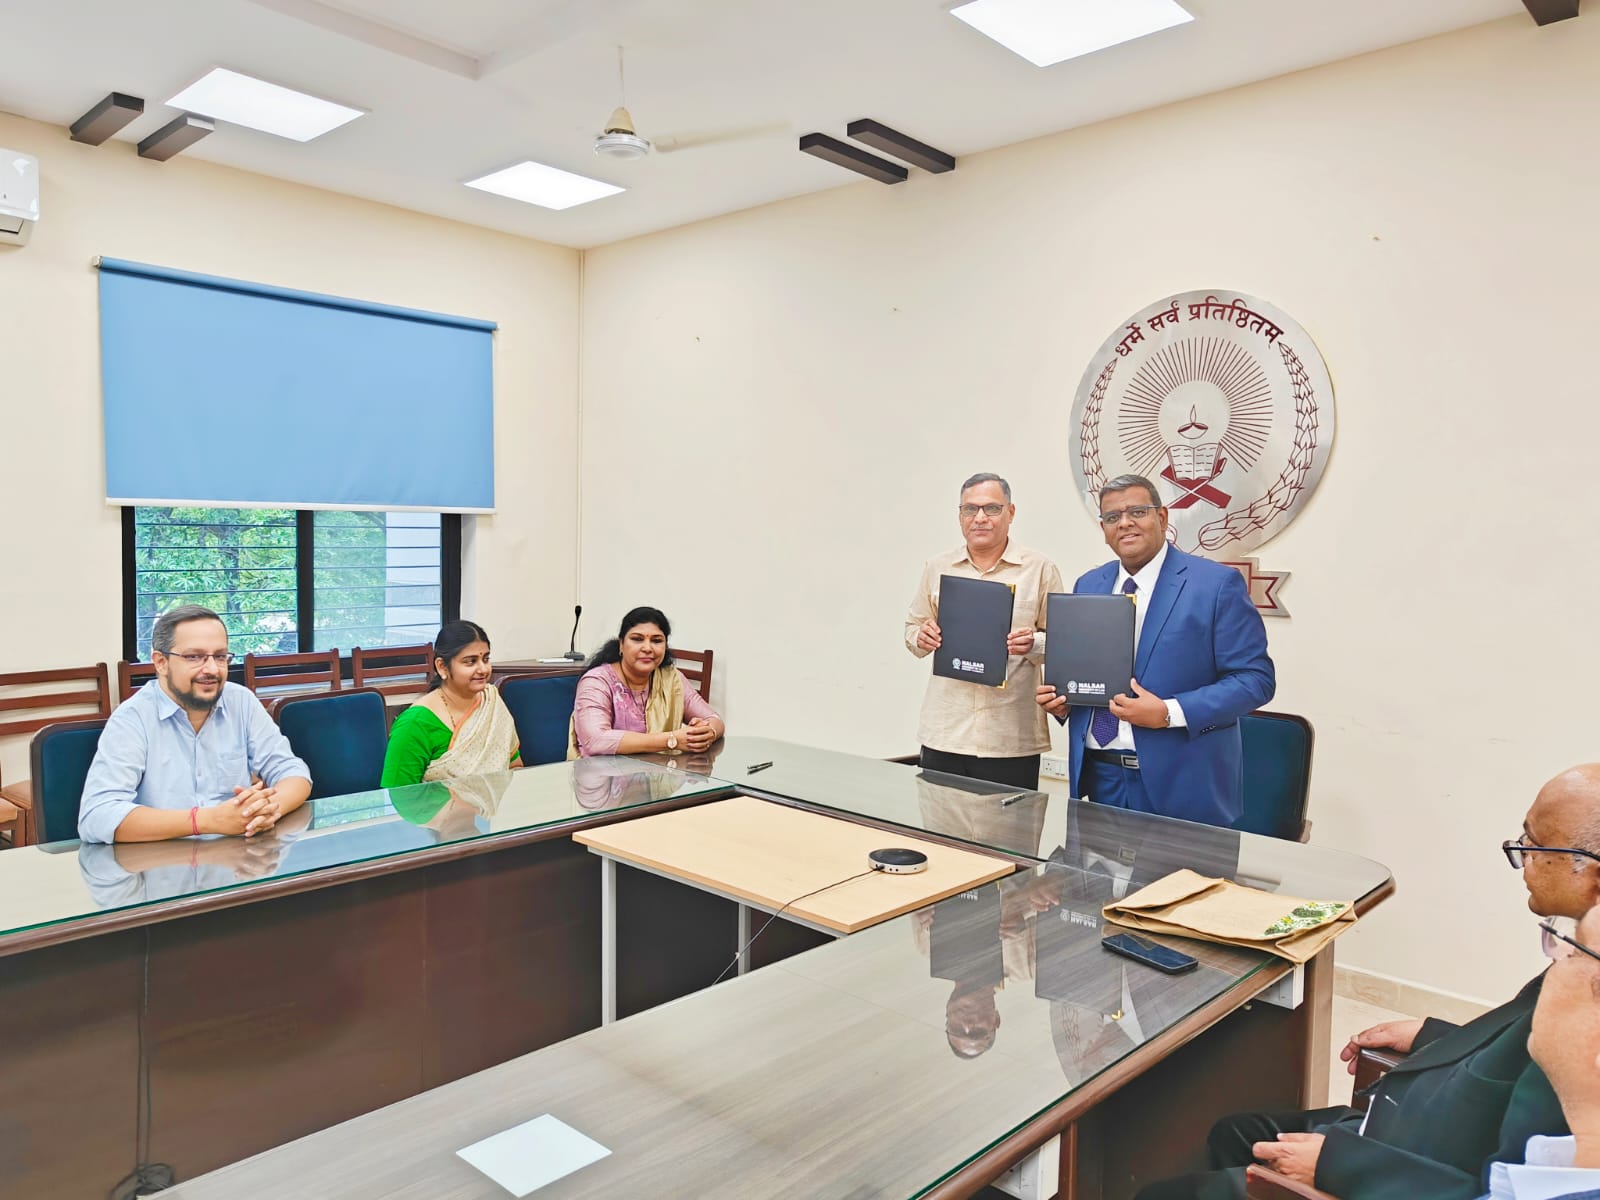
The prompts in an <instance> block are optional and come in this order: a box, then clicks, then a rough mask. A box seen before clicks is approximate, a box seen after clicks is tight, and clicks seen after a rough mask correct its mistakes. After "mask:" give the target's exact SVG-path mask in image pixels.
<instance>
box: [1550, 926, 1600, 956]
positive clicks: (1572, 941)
mask: <svg viewBox="0 0 1600 1200" xmlns="http://www.w3.org/2000/svg"><path fill="white" fill-rule="evenodd" d="M1539 928H1540V929H1542V930H1543V931H1544V936H1545V946H1546V950H1545V953H1546V954H1548V955H1549V957H1551V958H1569V957H1571V954H1572V950H1579V951H1582V952H1583V953H1584V954H1587V955H1588V956H1589V957H1590V958H1592V959H1594V960H1595V961H1596V962H1600V950H1591V949H1589V947H1587V946H1585V945H1584V944H1583V943H1582V942H1580V941H1578V939H1577V938H1569V937H1568V936H1567V935H1566V934H1564V933H1561V932H1560V931H1559V930H1557V929H1556V923H1555V922H1554V921H1540V922H1539ZM1551 939H1554V941H1555V942H1565V943H1566V944H1567V945H1569V946H1571V947H1572V950H1560V949H1557V948H1556V946H1555V945H1554V943H1553V942H1552V941H1551Z"/></svg>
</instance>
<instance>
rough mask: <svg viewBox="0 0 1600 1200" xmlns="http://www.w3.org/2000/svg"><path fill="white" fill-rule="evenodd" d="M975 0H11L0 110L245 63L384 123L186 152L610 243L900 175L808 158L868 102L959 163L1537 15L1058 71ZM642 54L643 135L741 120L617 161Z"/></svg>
mask: <svg viewBox="0 0 1600 1200" xmlns="http://www.w3.org/2000/svg"><path fill="white" fill-rule="evenodd" d="M955 2H956V0H162V2H159V3H155V4H132V3H129V2H128V0H70V2H59V0H58V2H52V0H34V2H31V3H24V2H23V0H0V9H4V10H6V11H5V12H4V19H3V21H0V110H5V111H9V112H14V113H18V114H20V115H22V116H25V117H31V118H33V119H35V120H40V121H46V122H50V123H53V124H58V125H68V124H71V122H72V121H74V120H76V119H77V117H78V116H80V115H81V114H82V113H83V112H84V111H85V110H87V109H88V108H89V107H90V106H91V105H92V104H94V103H95V102H96V101H97V100H99V99H100V97H101V96H103V95H105V93H107V92H109V91H113V90H115V91H120V92H128V93H131V94H133V95H136V96H143V97H144V98H145V101H146V109H145V114H144V116H143V117H142V118H140V119H139V120H138V121H136V122H134V123H133V124H132V125H130V126H129V127H128V128H127V129H126V130H124V131H123V133H122V134H120V135H119V138H121V139H122V140H125V141H138V140H139V139H140V138H143V137H144V136H146V135H148V134H149V133H150V132H152V131H153V130H155V129H156V128H158V127H159V126H160V125H162V124H164V123H165V122H166V121H167V120H169V119H171V117H172V116H174V115H175V114H174V113H172V112H169V111H168V110H166V109H165V108H163V106H162V102H163V101H164V100H165V99H166V98H167V97H169V96H171V95H173V94H174V93H175V92H177V91H178V90H179V89H180V88H182V87H184V86H185V85H186V84H188V83H191V82H192V81H193V80H195V79H197V78H198V77H199V76H200V75H202V74H204V73H205V72H206V71H207V70H209V69H210V68H211V67H213V66H227V67H231V68H233V69H235V70H239V71H243V72H246V73H248V74H251V75H256V76H259V77H261V78H263V79H267V80H270V81H272V82H274V83H280V84H284V85H286V86H289V87H294V88H298V89H300V90H303V91H307V92H311V93H313V94H316V95H319V96H324V97H326V98H328V99H332V100H338V101H340V102H343V103H346V104H350V105H354V106H356V107H359V108H363V109H367V110H369V112H370V115H368V116H366V117H363V118H361V119H360V120H358V121H354V122H352V123H351V124H349V125H346V126H344V127H343V128H341V129H337V130H335V131H334V132H332V133H329V134H327V135H325V136H323V137H322V138H319V139H318V140H316V141H314V142H309V143H306V144H303V145H302V144H298V143H293V142H287V141H283V140H281V139H279V138H275V137H272V136H270V135H267V134H262V133H256V132H254V131H252V130H248V129H241V128H238V127H234V126H219V127H218V129H217V131H216V132H215V133H213V134H212V135H211V136H209V137H207V138H205V139H204V140H203V141H201V142H200V143H199V144H198V145H196V146H195V147H193V148H192V149H190V150H188V151H186V152H185V153H186V155H187V156H188V157H191V158H201V159H208V160H210V161H213V162H219V163H226V164H229V165H231V166H235V167H241V168H244V169H245V170H249V171H256V172H260V173H261V174H264V175H272V176H277V177H279V178H282V179H290V180H296V181H299V182H302V183H307V184H312V185H315V186H318V187H323V188H328V189H331V190H333V191H336V192H345V193H349V194H350V195H355V196H364V197H368V198H370V199H374V200H381V201H385V202H387V203H389V204H395V205H399V206H400V207H403V208H409V209H415V210H417V211H420V212H426V213H434V214H437V215H439V216H444V217H452V218H454V219H456V220H460V221H466V222H470V223H472V224H475V225H483V226H488V227H490V228H494V229H503V230H506V231H508V232H511V233H517V234H523V235H526V236H529V237H535V238H539V239H541V240H544V241H549V242H556V243H560V244H564V245H569V246H594V245H599V244H602V243H605V242H611V241H616V240H618V239H620V238H626V237H632V236H635V235H638V234H642V233H648V232H651V231H653V230H657V229H665V228H669V227H671V226H674V225H681V224H684V223H685V222H689V221H695V220H700V219H702V218H706V217H711V216H715V215H717V214H719V213H725V212H731V211H735V210H737V209H742V208H749V207H751V206H753V205H757V204H764V203H767V202H769V201H772V200H778V199H781V198H783V197H786V196H795V195H801V194H804V193H808V192H816V191H821V190H823V189H824V188H829V187H837V186H840V185H842V184H847V183H858V184H859V185H860V186H864V187H881V186H883V185H881V184H876V183H868V182H865V181H862V180H861V179H860V177H859V176H857V175H854V174H852V173H851V172H848V171H845V170H843V169H842V168H839V167H835V166H831V165H829V164H827V163H824V162H821V161H819V160H817V159H814V158H811V157H809V156H807V155H803V154H800V153H799V152H798V151H797V150H796V148H795V142H796V140H797V138H798V137H799V135H800V134H803V133H808V132H811V131H813V130H819V131H822V132H824V133H830V134H833V135H835V136H837V137H841V138H842V137H843V136H844V129H845V126H846V125H847V124H848V123H849V122H850V121H851V120H854V119H855V118H857V117H874V118H876V119H878V120H880V121H882V122H884V123H885V124H888V125H891V126H893V127H895V128H897V129H900V130H903V131H904V132H906V133H908V134H910V135H912V136H913V137H916V138H919V139H921V140H923V141H925V142H928V143H930V144H932V145H934V146H937V147H939V148H940V149H942V150H946V151H948V152H949V153H952V154H954V155H956V156H957V157H958V158H959V157H960V156H962V155H967V154H973V153H976V152H977V151H980V150H987V149H990V148H993V147H996V146H1004V145H1008V144H1010V143H1013V142H1019V141H1023V140H1025V139H1027V138H1032V137H1038V136H1040V135H1042V134H1046V133H1052V132H1055V131H1057V130H1061V129H1069V128H1072V127H1075V126H1079V125H1086V124H1090V123H1093V122H1095V121H1101V120H1105V119H1106V118H1109V117H1114V116H1119V115H1122V114H1125V113H1130V112H1136V111H1139V110H1141V109H1146V108H1152V107H1155V106H1157V105H1160V104H1166V103H1170V102H1172V101H1175V100H1181V99H1184V98H1186V97H1190V96H1197V95H1203V94H1205V93H1208V92H1215V91H1218V90H1221V89H1223V88H1228V87H1233V86H1236V85H1238V84H1242V83H1248V82H1251V81H1253V80H1258V79H1266V78H1270V77H1272V76H1275V75H1282V74H1284V73H1286V72H1289V71H1295V70H1300V69H1303V68H1306V67H1311V66H1316V65H1318V64H1321V63H1326V62H1332V61H1335V60H1337V59H1341V58H1348V57H1350V56H1351V55H1355V54H1360V53H1364V52H1366V51H1370V50H1375V49H1380V48H1382V47H1385V46H1392V45H1398V44H1400V43H1402V42H1408V41H1414V40H1416V39H1418V38H1423V37H1428V36H1431V35H1433V34H1437V33H1442V32H1446V31H1448V30H1452V29H1459V28H1463V27H1466V26H1469V25H1475V24H1478V23H1480V22H1483V21H1488V20H1493V19H1496V18H1499V17H1505V16H1510V15H1513V14H1522V15H1523V16H1524V17H1525V18H1526V19H1528V20H1530V21H1531V18H1527V17H1526V11H1525V9H1524V8H1523V5H1522V2H1521V0H1186V6H1187V7H1188V8H1189V9H1190V11H1191V12H1193V13H1194V15H1195V18H1196V19H1195V20H1194V21H1193V22H1192V23H1190V24H1188V25H1184V26H1181V27H1179V28H1177V29H1172V30H1168V31H1166V32H1164V33H1159V34H1156V35H1154V36H1152V37H1148V38H1144V39H1141V40H1140V41H1137V42H1132V43H1128V44H1126V45H1123V46H1119V47H1114V48H1112V49H1110V50H1105V51H1102V52H1100V53H1098V54H1094V55H1090V56H1087V57H1085V58H1080V59H1075V60H1071V61H1068V62H1065V63H1060V64H1057V65H1056V66H1054V67H1049V68H1045V69H1043V70H1041V69H1039V68H1037V67H1034V66H1032V65H1030V64H1029V63H1027V62H1025V61H1024V60H1023V59H1021V58H1018V57H1016V56H1015V55H1012V54H1011V53H1010V52H1008V51H1006V50H1004V49H1002V48H1001V47H999V46H997V45H995V44H994V43H992V42H990V41H988V40H987V39H986V38H984V37H982V36H981V35H980V34H978V33H976V32H975V31H974V30H972V29H970V28H968V27H967V26H966V25H964V24H963V23H961V22H960V21H957V20H956V19H955V18H953V17H951V16H950V15H949V13H948V12H947V11H946V9H948V8H949V7H952V6H953V5H954V3H955ZM1063 2H1066V0H1063ZM619 44H621V45H623V46H626V47H627V100H628V106H629V108H630V109H631V110H632V112H633V116H634V118H635V120H636V122H637V124H638V127H639V132H640V133H642V134H643V135H644V136H646V137H648V138H651V139H652V140H654V141H656V142H657V143H663V142H666V141H667V140H668V139H669V138H671V137H677V138H678V139H680V140H681V141H682V142H684V143H690V142H693V141H694V140H695V139H697V138H700V137H703V136H705V135H708V134H709V135H722V134H734V135H739V136H735V137H734V138H733V140H727V141H720V142H717V143H715V144H709V145H699V146H694V145H687V144H686V145H684V146H683V147H682V148H680V149H678V150H676V151H675V152H673V153H668V154H660V153H655V154H651V155H650V156H649V157H648V158H646V159H643V160H641V161H638V162H633V163H617V162H612V161H608V160H605V159H600V158H597V157H595V155H594V154H593V153H592V151H591V150H590V143H591V140H592V138H593V136H594V134H595V133H596V132H598V131H599V128H600V126H601V124H602V122H603V121H604V120H605V118H606V116H607V115H608V114H609V113H610V111H611V109H612V108H613V107H614V106H615V105H616V103H617V100H618V95H617V70H616V47H617V45H619ZM524 158H533V159H536V160H539V161H541V162H546V163H549V164H551V165H553V166H558V167H562V168H564V169H566V170H570V171H576V172H579V173H581V174H586V175H591V176H594V177H596V178H599V179H604V180H606V181H608V182H611V183H616V184H618V185H620V186H623V187H626V188H627V189H628V190H627V191H626V192H624V193H623V194H621V195H617V196H612V197H609V198H607V199H604V200H600V201H597V202H595V203H593V204H586V205H582V206H580V207H578V208H573V209H568V210H566V211H564V212H548V211H546V210H544V209H539V208H533V207H530V206H528V205H524V204H520V203H518V202H516V201H514V200H507V199H504V198H502V197H498V196H492V195H486V194H482V193H479V192H476V191H473V190H472V189H469V188H465V187H462V186H461V182H462V181H463V180H466V179H470V178H473V177H476V176H478V175H482V174H484V173H486V172H488V171H491V170H494V169H497V168H499V167H503V166H507V165H509V164H510V163H513V162H517V161H520V160H521V159H524ZM152 169H160V168H158V167H155V166H154V165H153V164H152ZM46 171H47V172H48V166H46Z"/></svg>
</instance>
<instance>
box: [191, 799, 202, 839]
mask: <svg viewBox="0 0 1600 1200" xmlns="http://www.w3.org/2000/svg"><path fill="white" fill-rule="evenodd" d="M189 828H190V829H192V830H194V835H195V836H196V837H199V836H200V806H199V805H195V807H193V808H191V809H190V810H189Z"/></svg>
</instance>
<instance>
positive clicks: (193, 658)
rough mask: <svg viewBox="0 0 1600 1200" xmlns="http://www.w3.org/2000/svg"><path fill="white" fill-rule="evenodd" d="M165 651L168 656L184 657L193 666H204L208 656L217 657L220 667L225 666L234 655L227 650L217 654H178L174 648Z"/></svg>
mask: <svg viewBox="0 0 1600 1200" xmlns="http://www.w3.org/2000/svg"><path fill="white" fill-rule="evenodd" d="M164 653H165V654H166V656H167V657H168V658H181V659H183V661H184V662H186V663H188V664H189V665H190V666H191V667H201V666H204V665H205V662H206V659H208V658H214V659H216V660H217V666H219V667H225V666H227V665H228V664H229V663H231V662H232V661H233V655H232V654H229V653H228V652H227V651H226V650H221V651H218V652H217V653H216V654H178V653H177V652H175V651H172V650H167V651H164Z"/></svg>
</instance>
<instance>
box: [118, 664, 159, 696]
mask: <svg viewBox="0 0 1600 1200" xmlns="http://www.w3.org/2000/svg"><path fill="white" fill-rule="evenodd" d="M155 677H156V665H155V663H147V662H126V661H124V662H119V663H118V664H117V703H118V704H121V703H122V702H123V701H124V700H126V699H127V698H128V697H129V696H131V695H133V694H134V693H135V692H137V691H138V690H139V689H140V688H142V687H143V686H144V685H145V684H147V683H149V682H150V681H151V680H152V679H154V678H155Z"/></svg>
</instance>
